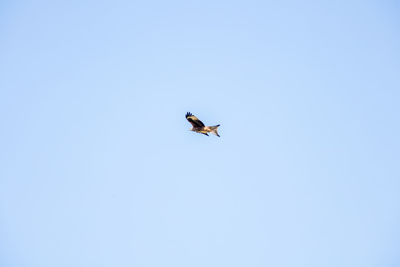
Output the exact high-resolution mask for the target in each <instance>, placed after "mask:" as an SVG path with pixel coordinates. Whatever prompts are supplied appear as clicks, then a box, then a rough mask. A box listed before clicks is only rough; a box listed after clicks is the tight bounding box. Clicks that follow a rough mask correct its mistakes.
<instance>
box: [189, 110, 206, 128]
mask: <svg viewBox="0 0 400 267" xmlns="http://www.w3.org/2000/svg"><path fill="white" fill-rule="evenodd" d="M186 119H187V120H188V121H189V122H190V123H191V124H192V125H193V127H204V123H202V122H201V120H199V119H198V118H197V117H196V116H194V115H193V114H192V113H190V112H188V113H186Z"/></svg>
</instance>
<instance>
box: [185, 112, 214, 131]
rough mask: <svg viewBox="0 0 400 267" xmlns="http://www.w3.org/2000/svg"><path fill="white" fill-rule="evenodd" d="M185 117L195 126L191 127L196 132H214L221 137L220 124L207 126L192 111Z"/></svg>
mask: <svg viewBox="0 0 400 267" xmlns="http://www.w3.org/2000/svg"><path fill="white" fill-rule="evenodd" d="M185 117H186V119H187V120H188V121H189V122H190V124H192V126H193V127H192V129H190V130H191V131H193V132H196V133H201V134H204V135H207V136H209V135H208V133H213V134H215V135H216V136H218V137H220V136H219V134H218V127H219V126H220V124H218V125H215V126H205V125H204V123H202V122H201V120H199V119H198V118H197V117H196V116H194V115H193V114H192V113H190V112H187V113H186V116H185Z"/></svg>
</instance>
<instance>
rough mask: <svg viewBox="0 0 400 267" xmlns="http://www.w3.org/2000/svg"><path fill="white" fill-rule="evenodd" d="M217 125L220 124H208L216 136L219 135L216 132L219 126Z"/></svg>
mask: <svg viewBox="0 0 400 267" xmlns="http://www.w3.org/2000/svg"><path fill="white" fill-rule="evenodd" d="M219 126H220V125H219V124H218V125H215V126H210V130H211V132H212V133H213V134H215V135H216V136H218V137H220V136H219V134H218V127H219Z"/></svg>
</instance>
